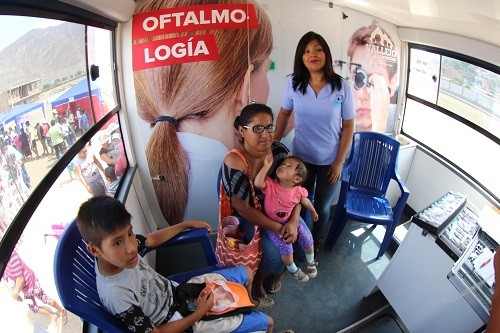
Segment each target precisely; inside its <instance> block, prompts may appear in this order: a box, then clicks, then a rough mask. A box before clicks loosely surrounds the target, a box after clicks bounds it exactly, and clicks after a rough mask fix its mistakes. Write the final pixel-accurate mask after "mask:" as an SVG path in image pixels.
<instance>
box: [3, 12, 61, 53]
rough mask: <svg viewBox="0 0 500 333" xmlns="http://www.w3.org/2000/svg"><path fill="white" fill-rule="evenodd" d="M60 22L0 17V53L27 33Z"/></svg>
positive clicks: (24, 17) (19, 17) (23, 17)
mask: <svg viewBox="0 0 500 333" xmlns="http://www.w3.org/2000/svg"><path fill="white" fill-rule="evenodd" d="M61 23H62V22H61V21H57V20H49V19H43V18H33V17H27V16H8V15H2V16H0V31H1V33H0V51H2V50H3V49H4V48H5V47H7V46H9V45H10V44H12V43H13V42H15V41H16V40H17V39H19V38H20V37H22V36H23V35H24V34H26V33H27V32H28V31H30V30H32V29H36V28H47V27H50V26H54V25H58V24H61Z"/></svg>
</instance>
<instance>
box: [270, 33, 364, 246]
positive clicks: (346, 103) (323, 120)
mask: <svg viewBox="0 0 500 333" xmlns="http://www.w3.org/2000/svg"><path fill="white" fill-rule="evenodd" d="M292 112H293V114H294V128H295V136H294V138H293V141H292V147H291V151H292V154H293V155H296V156H298V157H300V158H301V159H302V160H304V162H306V166H307V171H308V177H307V180H306V181H305V183H304V185H303V186H304V187H305V188H306V189H307V190H308V192H309V193H310V194H312V195H313V196H314V207H315V208H316V211H317V212H318V215H319V219H318V221H316V222H315V223H314V224H313V228H312V234H313V238H314V242H315V245H314V248H315V249H318V248H319V245H320V243H321V240H322V238H323V234H324V232H325V230H326V224H327V222H328V220H329V217H330V208H331V204H332V200H333V195H334V192H335V184H336V182H337V181H338V180H339V179H340V175H341V172H342V165H343V163H344V159H345V157H346V154H347V152H348V150H349V146H350V144H351V141H352V136H353V133H354V116H355V108H354V97H353V93H352V90H351V86H350V85H349V83H348V82H347V81H346V80H344V79H343V78H342V77H341V76H339V75H338V74H336V73H334V71H333V64H332V55H331V53H330V48H329V47H328V44H327V43H326V41H325V39H324V38H323V37H322V36H321V35H319V34H317V33H315V32H313V31H310V32H308V33H306V34H305V35H304V36H302V38H301V39H300V41H299V43H298V45H297V50H296V51H295V59H294V68H293V74H290V75H288V76H287V77H286V83H285V89H284V96H283V100H282V102H281V109H280V111H279V114H278V119H277V122H276V127H277V129H276V133H275V134H274V137H275V139H276V140H280V139H281V138H282V137H283V134H284V131H285V128H286V125H287V123H288V119H289V118H290V115H291V114H292Z"/></svg>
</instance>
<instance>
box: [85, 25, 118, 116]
mask: <svg viewBox="0 0 500 333" xmlns="http://www.w3.org/2000/svg"><path fill="white" fill-rule="evenodd" d="M87 39H88V40H87V43H88V61H89V72H90V73H89V75H90V78H91V81H92V82H94V83H95V84H96V85H97V87H98V88H99V100H98V101H97V102H98V105H94V115H95V117H96V119H97V120H99V119H101V118H102V116H103V115H104V114H106V113H108V112H109V111H111V110H113V109H114V108H115V107H116V106H117V104H118V103H117V97H116V92H115V91H116V90H115V81H114V79H115V77H114V62H113V51H112V43H113V34H112V32H111V31H109V30H105V29H101V28H95V27H90V26H89V27H87ZM99 112H102V114H99Z"/></svg>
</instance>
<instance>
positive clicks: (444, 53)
mask: <svg viewBox="0 0 500 333" xmlns="http://www.w3.org/2000/svg"><path fill="white" fill-rule="evenodd" d="M412 49H417V50H422V51H427V52H430V53H434V54H437V55H439V56H440V67H439V77H438V80H439V84H438V95H437V96H436V101H435V102H434V103H432V102H429V101H426V100H424V99H422V98H419V97H417V96H415V95H412V94H410V93H409V92H408V82H409V76H410V64H411V59H410V58H411V50H412ZM407 56H408V59H407V64H408V67H407V72H406V81H405V82H407V84H406V87H405V95H404V99H405V100H404V104H403V105H404V109H405V110H406V107H407V100H408V99H409V100H412V101H414V102H416V103H419V104H422V105H425V106H427V107H428V108H431V109H433V110H435V111H437V112H440V113H442V114H444V115H446V116H448V117H450V118H452V119H454V120H456V121H458V122H460V123H462V124H464V125H466V126H468V127H470V128H471V129H473V130H475V131H476V132H478V133H479V134H481V135H483V136H484V137H486V138H487V139H489V140H492V141H493V142H494V143H496V144H497V145H499V146H500V139H499V138H498V137H497V136H495V135H494V134H493V133H491V132H489V131H487V130H485V129H484V128H482V127H480V126H479V125H477V124H475V123H474V122H472V121H470V120H468V119H466V118H464V117H462V116H460V115H459V114H457V113H454V112H452V111H450V110H448V109H446V108H443V107H442V106H439V105H438V104H437V103H438V99H439V86H440V83H441V82H440V81H441V64H442V59H441V58H442V56H445V57H449V58H453V59H456V60H459V61H463V62H466V63H468V64H471V65H474V66H478V67H482V68H484V69H486V70H489V71H491V72H493V73H495V74H497V75H500V67H498V66H495V65H493V64H491V63H489V62H486V61H484V60H481V59H477V58H473V57H471V56H467V55H464V54H461V53H458V52H454V51H450V50H446V49H442V48H438V47H434V46H428V45H422V44H417V43H408V44H407ZM405 110H404V111H405ZM404 111H403V117H402V119H401V124H400V132H401V134H403V135H405V136H407V137H408V138H410V139H412V140H413V141H415V142H416V143H418V145H419V146H420V147H422V148H423V150H424V151H426V152H427V153H428V154H430V155H432V156H433V157H437V159H438V160H440V161H442V162H444V164H445V165H448V166H450V167H451V168H452V170H453V171H454V172H455V173H457V174H458V175H459V176H460V177H461V178H462V179H464V180H465V181H467V182H468V183H470V184H471V185H472V186H473V187H475V188H477V189H478V190H480V191H482V192H485V193H487V195H488V196H490V197H491V198H493V199H494V200H495V201H496V202H499V201H500V199H499V197H498V196H496V195H495V194H494V193H493V191H492V190H490V189H489V188H488V187H486V186H485V185H484V184H482V183H481V182H480V181H478V180H477V179H476V178H475V177H474V176H472V175H471V174H470V173H468V172H467V171H465V170H464V169H462V168H461V167H460V166H459V165H458V164H457V163H455V162H453V161H452V160H450V159H448V158H447V157H445V156H444V155H443V154H441V153H440V152H438V151H437V150H435V149H433V148H432V147H430V146H428V145H426V144H424V143H423V142H422V141H421V140H419V139H418V138H417V137H415V136H413V135H411V134H409V133H407V132H405V131H404V122H405V116H404V115H405V112H404Z"/></svg>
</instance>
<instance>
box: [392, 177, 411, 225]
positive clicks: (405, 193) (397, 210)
mask: <svg viewBox="0 0 500 333" xmlns="http://www.w3.org/2000/svg"><path fill="white" fill-rule="evenodd" d="M393 179H394V180H395V181H396V182H397V183H398V186H399V190H400V191H401V196H400V197H399V199H398V201H397V202H396V206H394V208H393V215H394V220H395V221H396V223H398V222H399V219H400V218H401V215H402V214H403V209H404V207H405V205H406V201H407V200H408V197H409V196H410V191H409V190H408V187H407V186H406V183H405V182H404V181H403V180H402V179H401V177H399V175H398V174H397V173H394V176H393Z"/></svg>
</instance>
